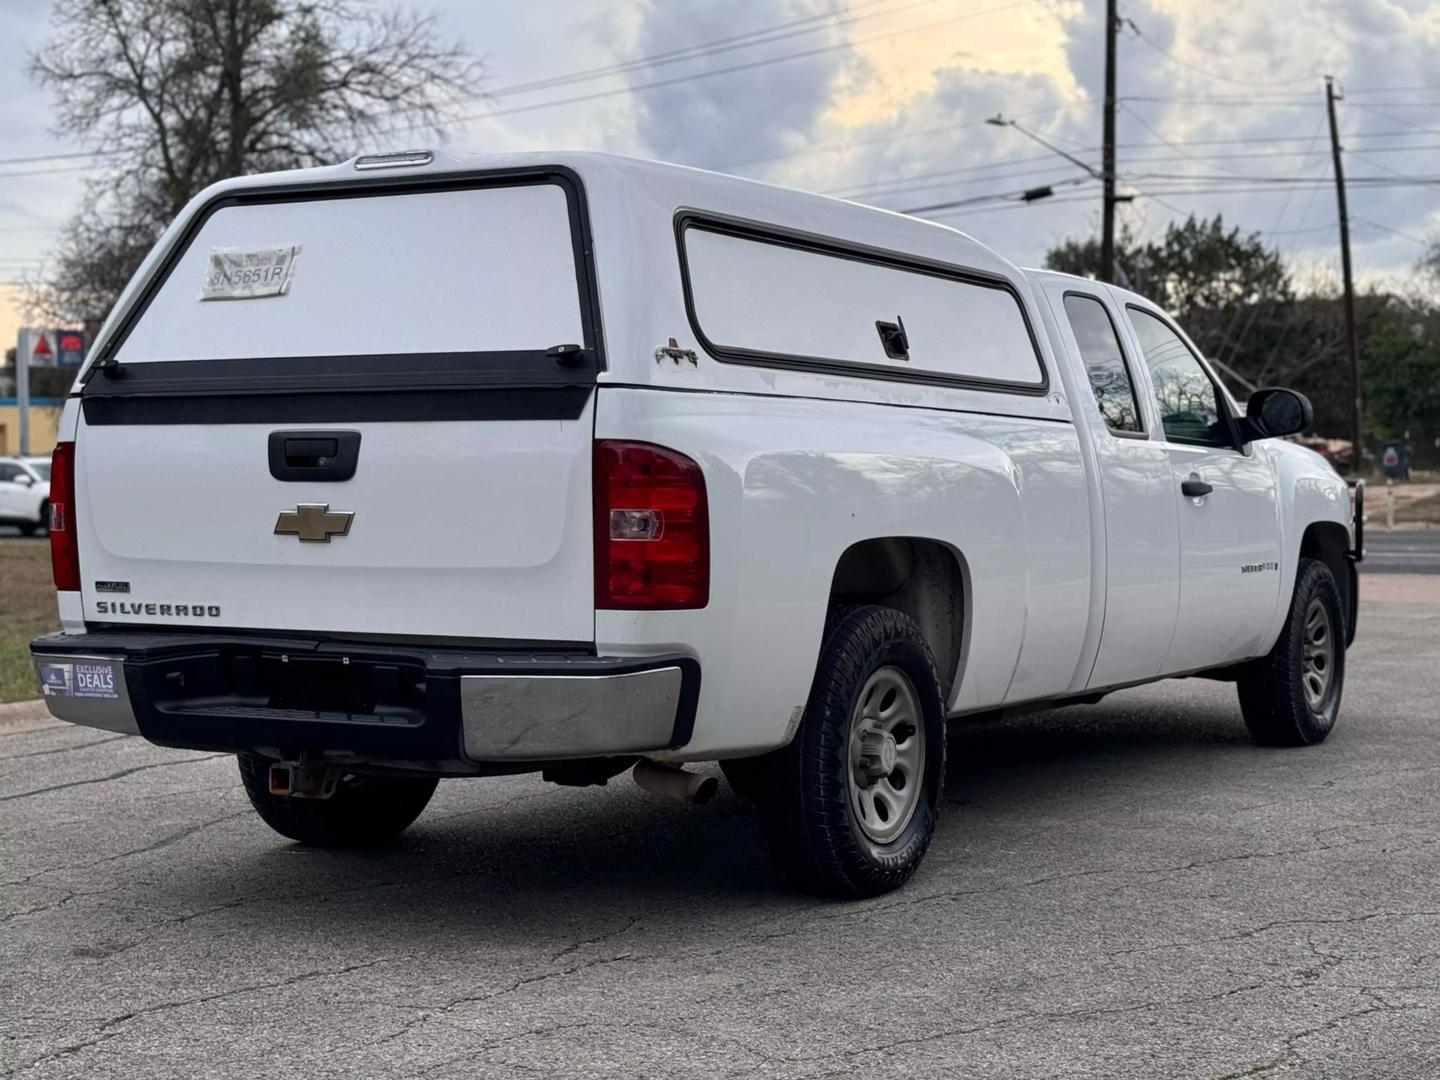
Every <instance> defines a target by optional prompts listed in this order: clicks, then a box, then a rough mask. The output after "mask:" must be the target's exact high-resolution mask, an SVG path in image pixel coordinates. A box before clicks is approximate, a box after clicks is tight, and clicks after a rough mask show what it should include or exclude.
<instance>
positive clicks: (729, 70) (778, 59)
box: [373, 0, 1042, 135]
mask: <svg viewBox="0 0 1440 1080" xmlns="http://www.w3.org/2000/svg"><path fill="white" fill-rule="evenodd" d="M1041 2H1042V0H1016V2H1014V3H1010V4H1005V5H1003V6H1001V7H996V8H988V9H986V10H985V11H975V12H970V13H969V14H967V15H957V16H951V17H950V18H946V19H940V20H937V21H935V22H929V23H922V24H921V25H919V26H911V27H907V28H906V29H904V30H892V31H888V32H886V33H884V34H875V35H872V36H870V37H868V38H859V39H857V40H854V41H842V42H836V43H835V44H832V45H821V46H817V47H816V48H813V49H804V50H802V51H800V52H793V53H783V54H781V55H779V56H767V57H764V58H763V59H759V60H752V61H749V62H747V63H743V64H732V65H730V66H729V67H723V68H713V69H711V70H709V71H697V72H693V73H691V74H688V75H677V76H674V77H673V78H668V79H655V80H653V81H651V82H648V83H632V84H631V85H629V86H622V87H617V88H615V89H613V90H598V91H595V92H593V93H589V94H580V95H576V96H574V97H568V98H557V99H555V100H553V101H537V102H535V103H533V104H530V105H517V106H513V107H511V108H508V109H492V110H490V111H489V112H484V113H473V114H471V115H469V116H460V117H456V118H455V119H454V121H453V122H454V123H457V124H466V123H471V122H473V121H476V120H493V119H497V118H499V117H502V116H514V115H516V114H517V113H527V112H535V111H537V110H539V109H553V108H556V107H557V106H560V105H582V104H586V103H588V102H591V101H601V100H603V99H605V98H612V97H619V96H621V95H629V94H634V93H637V92H639V91H642V90H659V89H663V88H665V87H668V86H677V85H679V84H682V83H688V82H695V81H698V80H700V79H711V78H715V77H717V76H720V75H733V74H737V73H738V72H742V71H753V70H755V69H756V68H762V67H770V66H772V65H774V64H782V63H785V62H787V61H790V60H802V59H806V58H808V57H811V56H820V55H823V54H825V53H831V52H837V51H839V50H842V49H853V48H854V47H855V46H857V45H866V44H869V43H870V42H872V41H886V40H889V39H890V38H895V37H902V36H904V35H906V34H917V33H920V32H921V31H924V30H934V29H936V28H938V27H941V26H949V25H952V24H954V23H959V22H968V21H969V20H971V19H978V18H982V17H984V16H986V15H998V14H1000V13H1002V12H1005V11H1012V10H1014V9H1015V8H1021V7H1029V6H1031V5H1033V4H1037V3H1041ZM399 130H402V129H401V128H390V129H381V130H379V131H376V132H374V133H373V134H376V135H386V134H390V133H392V132H394V131H399Z"/></svg>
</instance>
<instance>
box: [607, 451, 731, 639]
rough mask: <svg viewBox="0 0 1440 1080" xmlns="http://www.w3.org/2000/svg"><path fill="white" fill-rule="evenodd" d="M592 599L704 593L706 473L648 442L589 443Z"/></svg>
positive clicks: (672, 603) (664, 598)
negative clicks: (591, 461) (592, 466)
mask: <svg viewBox="0 0 1440 1080" xmlns="http://www.w3.org/2000/svg"><path fill="white" fill-rule="evenodd" d="M593 483H594V485H595V606H596V607H597V608H602V609H611V610H614V609H621V610H642V611H658V610H663V609H673V608H703V607H704V606H705V605H706V604H707V603H709V601H710V511H709V508H708V507H707V505H706V502H705V476H704V474H703V473H702V472H701V471H700V466H699V465H697V464H695V462H693V461H691V460H690V459H689V458H688V457H686V456H685V455H684V454H680V453H677V452H675V451H674V450H667V449H665V447H663V446H654V445H652V444H650V443H638V442H617V441H608V440H607V441H599V442H596V443H595V475H594V480H593Z"/></svg>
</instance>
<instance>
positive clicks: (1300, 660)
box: [1237, 559, 1346, 746]
mask: <svg viewBox="0 0 1440 1080" xmlns="http://www.w3.org/2000/svg"><path fill="white" fill-rule="evenodd" d="M1317 609H1321V610H1323V612H1324V615H1325V616H1326V618H1324V619H1320V618H1318V617H1317V616H1316V611H1317ZM1312 620H1313V621H1312ZM1316 623H1319V624H1323V626H1324V629H1325V634H1326V636H1327V637H1328V639H1329V645H1330V647H1329V650H1328V657H1327V658H1325V665H1324V667H1325V670H1326V672H1327V674H1328V677H1327V678H1326V679H1325V680H1324V682H1323V692H1317V691H1316V686H1317V681H1316V669H1315V667H1314V666H1313V665H1314V664H1316V663H1317V661H1316V660H1315V659H1311V660H1310V661H1309V662H1308V663H1307V656H1311V655H1313V654H1315V653H1316V652H1317V649H1316V641H1315V640H1314V637H1315V625H1316ZM1345 639H1346V626H1345V606H1344V604H1343V603H1342V602H1341V598H1340V587H1339V585H1338V584H1337V583H1336V581H1335V575H1334V574H1333V573H1332V572H1331V570H1330V567H1329V566H1327V565H1326V564H1325V563H1323V562H1320V561H1319V560H1318V559H1301V560H1300V566H1299V569H1298V570H1297V572H1296V575H1295V594H1294V596H1293V597H1292V598H1291V601H1290V612H1289V614H1288V615H1287V616H1286V619H1285V625H1284V627H1282V628H1281V630H1280V637H1279V638H1278V639H1277V640H1276V642H1275V647H1274V648H1273V649H1271V650H1270V654H1269V655H1268V656H1263V657H1261V658H1260V659H1258V660H1252V661H1250V663H1248V664H1246V665H1245V666H1244V668H1242V669H1241V672H1240V678H1239V680H1238V682H1237V688H1238V690H1239V692H1240V712H1241V714H1242V715H1243V716H1244V717H1245V726H1246V727H1248V728H1249V729H1250V735H1251V737H1252V738H1254V740H1255V741H1256V742H1257V743H1259V744H1260V745H1261V746H1314V745H1315V744H1316V743H1320V742H1324V741H1325V737H1326V736H1327V735H1329V734H1330V730H1331V729H1332V728H1333V727H1334V726H1335V718H1336V716H1337V715H1338V713H1339V711H1340V694H1341V691H1342V690H1343V688H1344V684H1345ZM1322 655H1323V651H1322ZM1307 679H1308V680H1309V681H1310V689H1309V691H1307Z"/></svg>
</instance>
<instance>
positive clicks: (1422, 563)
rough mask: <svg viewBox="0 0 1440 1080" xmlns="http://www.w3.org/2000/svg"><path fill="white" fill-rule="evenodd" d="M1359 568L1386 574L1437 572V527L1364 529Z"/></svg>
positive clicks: (1439, 569)
mask: <svg viewBox="0 0 1440 1080" xmlns="http://www.w3.org/2000/svg"><path fill="white" fill-rule="evenodd" d="M1360 568H1361V569H1362V570H1366V571H1370V572H1374V573H1386V574H1440V529H1396V530H1395V531H1393V532H1388V531H1384V530H1381V529H1367V530H1366V532H1365V560H1364V562H1362V563H1361V564H1360Z"/></svg>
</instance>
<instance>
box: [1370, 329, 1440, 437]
mask: <svg viewBox="0 0 1440 1080" xmlns="http://www.w3.org/2000/svg"><path fill="white" fill-rule="evenodd" d="M1363 362H1364V373H1365V385H1364V391H1365V392H1364V402H1365V414H1366V424H1367V428H1368V430H1369V432H1370V435H1371V437H1372V440H1374V441H1379V440H1381V439H1388V438H1397V437H1402V436H1405V435H1407V434H1408V435H1409V437H1410V442H1411V445H1412V447H1413V448H1414V450H1415V453H1416V455H1417V458H1418V459H1419V460H1421V461H1426V460H1429V461H1434V460H1435V458H1436V454H1435V440H1436V438H1440V312H1437V311H1436V310H1435V309H1434V308H1423V307H1417V306H1414V305H1410V304H1402V303H1399V302H1395V303H1393V304H1392V305H1391V307H1390V309H1389V310H1388V311H1387V313H1386V317H1385V318H1384V319H1383V320H1380V321H1379V322H1378V325H1376V326H1375V327H1374V328H1373V329H1372V330H1371V332H1370V333H1369V334H1367V335H1366V337H1365V340H1364V348H1363Z"/></svg>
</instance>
